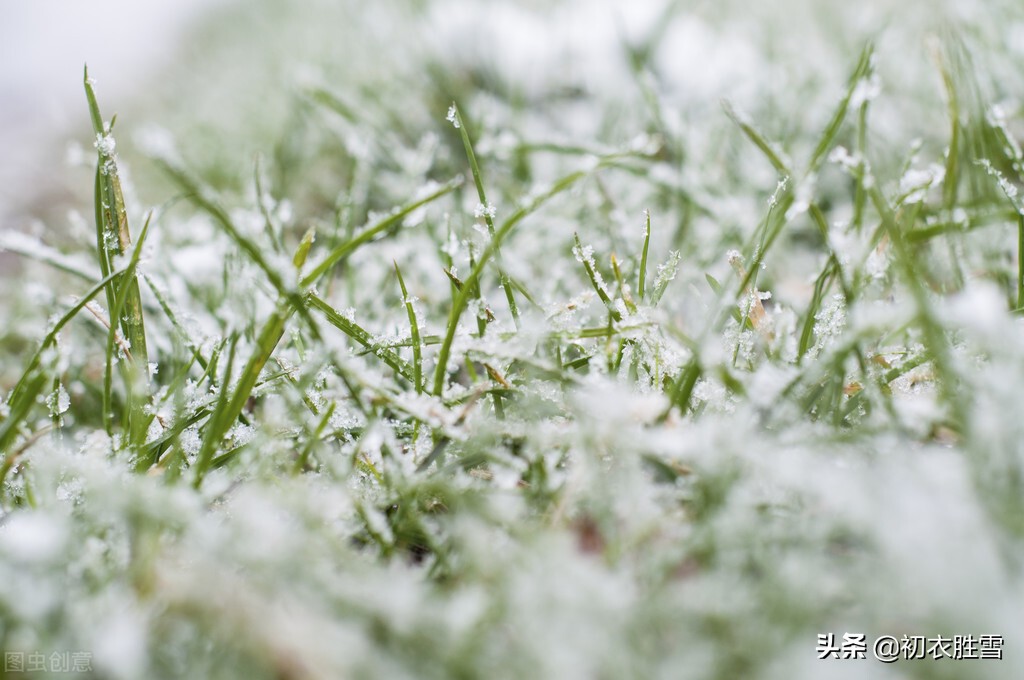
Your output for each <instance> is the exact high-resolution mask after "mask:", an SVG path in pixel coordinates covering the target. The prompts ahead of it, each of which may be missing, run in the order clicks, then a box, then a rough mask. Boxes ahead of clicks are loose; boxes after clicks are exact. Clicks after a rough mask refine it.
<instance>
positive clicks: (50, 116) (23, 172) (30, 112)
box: [0, 0, 223, 229]
mask: <svg viewBox="0 0 1024 680" xmlns="http://www.w3.org/2000/svg"><path fill="white" fill-rule="evenodd" d="M222 3H223V0H144V1H141V2H140V1H138V0H135V1H133V0H88V1H87V2H86V1H83V0H31V1H30V2H0V149H2V151H0V229H8V228H12V227H16V226H18V225H17V224H12V222H17V217H16V214H17V207H18V204H19V203H20V202H21V200H22V198H23V197H24V196H25V195H26V193H27V192H29V191H30V190H31V185H32V184H33V183H35V182H39V181H42V179H41V178H45V176H46V174H47V170H48V169H52V168H54V167H56V166H57V165H58V164H61V163H63V162H64V159H63V156H64V153H65V143H64V141H65V138H68V137H70V136H75V135H76V132H78V128H79V127H80V128H82V130H84V131H86V132H87V131H88V127H89V118H88V115H87V109H86V103H85V94H84V91H83V89H82V66H83V64H85V63H88V64H89V70H90V75H91V76H92V77H93V78H95V79H96V80H97V82H98V87H99V90H100V95H101V97H102V101H103V103H104V109H103V110H104V115H105V116H108V117H109V116H111V115H113V113H115V112H116V111H117V110H118V108H119V103H120V102H127V101H128V100H131V99H137V98H138V97H140V96H144V93H145V90H146V87H147V77H153V76H154V75H155V74H156V73H158V72H159V70H160V67H161V66H162V65H165V64H167V63H169V62H171V61H173V59H174V55H175V47H176V46H177V45H178V44H180V42H181V40H182V39H183V38H185V37H186V36H187V32H188V30H189V26H190V25H191V21H192V20H193V19H195V18H196V16H197V15H198V14H200V13H202V12H204V11H208V10H209V9H210V8H212V7H213V6H216V5H220V4H222ZM77 136H78V138H81V135H77Z"/></svg>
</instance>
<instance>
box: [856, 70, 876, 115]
mask: <svg viewBox="0 0 1024 680" xmlns="http://www.w3.org/2000/svg"><path fill="white" fill-rule="evenodd" d="M881 92H882V81H881V79H879V77H878V74H877V73H872V74H871V75H870V76H869V77H867V78H861V79H860V80H858V81H857V84H856V85H855V86H854V87H853V93H851V94H850V107H851V108H854V109H859V108H860V107H861V105H862V104H865V103H866V102H869V101H871V100H872V99H874V98H876V97H877V96H878V95H879V94H881Z"/></svg>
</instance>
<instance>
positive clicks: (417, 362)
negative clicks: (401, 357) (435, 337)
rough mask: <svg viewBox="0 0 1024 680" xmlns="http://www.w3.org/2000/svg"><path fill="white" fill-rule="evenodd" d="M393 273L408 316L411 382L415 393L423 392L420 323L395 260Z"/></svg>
mask: <svg viewBox="0 0 1024 680" xmlns="http://www.w3.org/2000/svg"><path fill="white" fill-rule="evenodd" d="M395 274H396V275H397V276H398V285H399V287H400V288H401V289H402V302H403V303H405V311H406V313H407V314H408V316H409V328H410V333H411V337H412V372H413V377H412V382H413V386H414V387H415V389H416V394H422V393H423V358H422V356H421V348H420V325H419V322H418V321H417V320H416V310H415V309H414V308H413V305H412V300H411V299H410V298H409V291H408V290H407V289H406V287H405V279H403V278H402V270H401V269H399V268H398V263H397V262H395Z"/></svg>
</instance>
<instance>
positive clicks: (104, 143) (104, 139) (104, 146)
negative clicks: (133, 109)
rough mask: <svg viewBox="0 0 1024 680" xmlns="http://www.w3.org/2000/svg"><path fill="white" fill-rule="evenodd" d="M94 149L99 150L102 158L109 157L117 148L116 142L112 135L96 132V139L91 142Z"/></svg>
mask: <svg viewBox="0 0 1024 680" xmlns="http://www.w3.org/2000/svg"><path fill="white" fill-rule="evenodd" d="M93 146H95V147H96V150H97V151H99V152H100V155H101V156H103V157H104V158H111V157H113V155H114V151H115V150H116V149H117V142H115V141H114V137H113V136H112V135H104V134H97V135H96V141H95V142H94V143H93Z"/></svg>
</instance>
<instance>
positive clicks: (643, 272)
mask: <svg viewBox="0 0 1024 680" xmlns="http://www.w3.org/2000/svg"><path fill="white" fill-rule="evenodd" d="M644 217H645V226H644V248H643V250H642V251H641V253H640V275H639V277H638V278H639V281H638V282H637V289H636V290H637V292H636V294H637V297H638V298H639V299H640V301H641V302H643V299H644V292H645V291H646V290H647V251H648V249H649V248H650V245H651V211H650V210H645V211H644Z"/></svg>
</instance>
